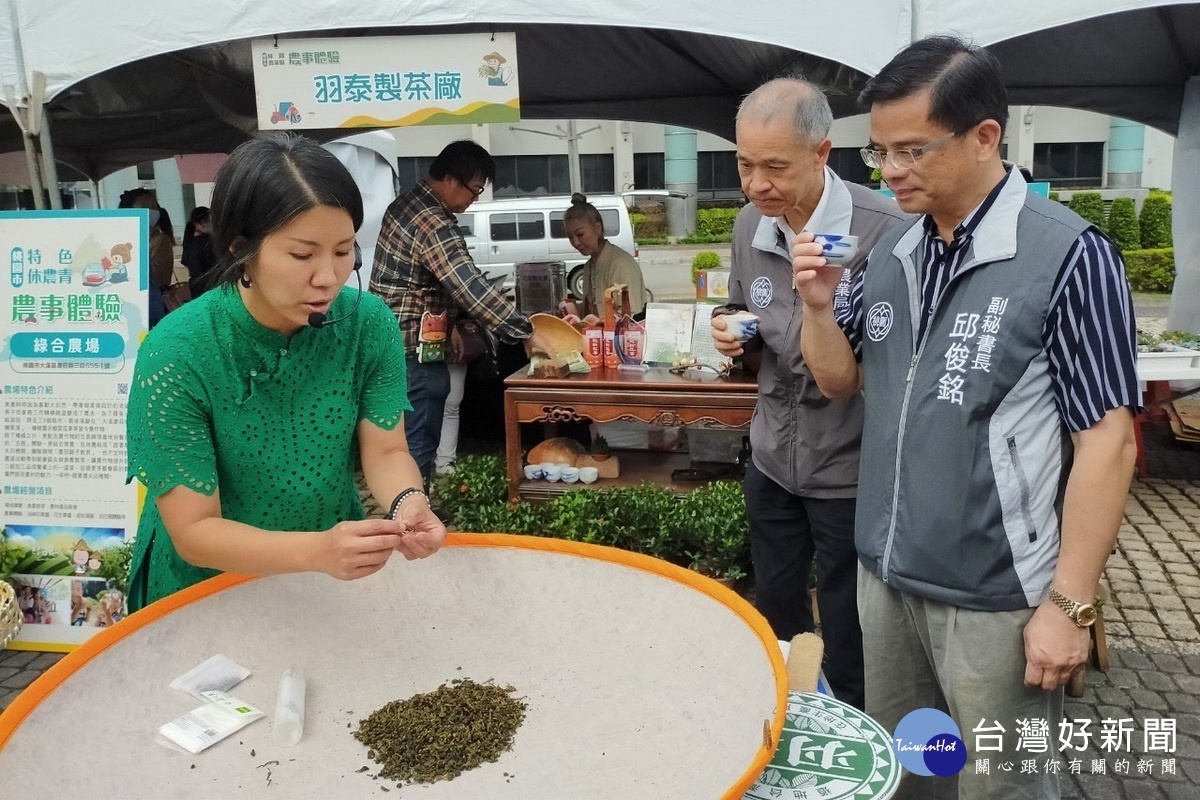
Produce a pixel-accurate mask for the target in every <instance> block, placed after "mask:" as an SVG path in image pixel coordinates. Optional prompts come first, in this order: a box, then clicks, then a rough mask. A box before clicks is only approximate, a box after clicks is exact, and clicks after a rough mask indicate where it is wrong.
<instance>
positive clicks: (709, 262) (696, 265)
mask: <svg viewBox="0 0 1200 800" xmlns="http://www.w3.org/2000/svg"><path fill="white" fill-rule="evenodd" d="M705 269H721V256H720V255H718V254H717V253H714V252H713V251H712V250H701V251H700V252H699V253H696V255H695V257H693V258H692V285H695V283H696V273H698V272H700V271H701V270H705Z"/></svg>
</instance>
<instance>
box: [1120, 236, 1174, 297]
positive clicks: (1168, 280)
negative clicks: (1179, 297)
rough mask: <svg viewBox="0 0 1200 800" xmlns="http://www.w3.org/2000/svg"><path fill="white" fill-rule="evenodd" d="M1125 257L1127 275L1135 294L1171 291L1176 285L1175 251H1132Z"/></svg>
mask: <svg viewBox="0 0 1200 800" xmlns="http://www.w3.org/2000/svg"><path fill="white" fill-rule="evenodd" d="M1124 256H1125V275H1126V276H1127V277H1128V278H1129V288H1131V289H1133V291H1135V292H1163V293H1167V292H1170V291H1171V287H1172V286H1174V285H1175V250H1174V249H1172V248H1170V247H1164V248H1158V249H1154V250H1130V251H1129V252H1127V253H1125V254H1124Z"/></svg>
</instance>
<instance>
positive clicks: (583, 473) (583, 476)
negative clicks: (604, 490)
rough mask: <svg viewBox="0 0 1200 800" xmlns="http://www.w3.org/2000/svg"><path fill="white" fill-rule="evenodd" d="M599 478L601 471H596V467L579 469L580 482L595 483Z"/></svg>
mask: <svg viewBox="0 0 1200 800" xmlns="http://www.w3.org/2000/svg"><path fill="white" fill-rule="evenodd" d="M599 477H600V470H598V469H596V468H595V467H580V468H579V480H581V481H583V482H584V483H595V482H596V479H597V478H599Z"/></svg>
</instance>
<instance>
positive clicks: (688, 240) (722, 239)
mask: <svg viewBox="0 0 1200 800" xmlns="http://www.w3.org/2000/svg"><path fill="white" fill-rule="evenodd" d="M732 241H733V234H731V233H726V234H722V235H720V236H684V237H682V238H681V239H680V240H679V243H680V244H728V243H729V242H732Z"/></svg>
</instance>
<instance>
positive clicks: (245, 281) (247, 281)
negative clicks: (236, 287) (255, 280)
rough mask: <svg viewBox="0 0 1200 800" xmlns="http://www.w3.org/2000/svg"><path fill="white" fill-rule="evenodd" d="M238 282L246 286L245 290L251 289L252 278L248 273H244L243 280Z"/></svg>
mask: <svg viewBox="0 0 1200 800" xmlns="http://www.w3.org/2000/svg"><path fill="white" fill-rule="evenodd" d="M238 282H239V283H241V284H242V286H244V287H245V288H247V289H249V288H250V276H249V275H247V274H246V273H244V272H243V273H242V277H241V280H239V281H238Z"/></svg>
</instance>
